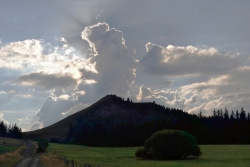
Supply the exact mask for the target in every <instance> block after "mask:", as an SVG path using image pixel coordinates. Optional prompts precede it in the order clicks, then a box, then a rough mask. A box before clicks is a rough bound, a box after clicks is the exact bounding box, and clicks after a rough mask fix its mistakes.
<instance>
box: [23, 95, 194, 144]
mask: <svg viewBox="0 0 250 167" xmlns="http://www.w3.org/2000/svg"><path fill="white" fill-rule="evenodd" d="M189 117H191V116H190V115H189V114H187V113H185V112H183V111H182V110H178V109H170V108H165V107H164V106H161V105H158V104H155V103H154V102H148V103H133V102H132V101H130V100H128V99H126V100H124V99H122V98H121V97H117V96H116V95H107V96H105V97H103V98H102V99H100V100H99V101H97V102H96V103H94V104H92V105H91V106H89V107H88V108H86V109H84V110H81V111H79V112H77V113H75V114H73V115H71V116H69V117H67V118H65V119H63V120H61V121H59V122H57V123H55V124H53V125H51V126H48V127H46V128H43V129H40V130H36V131H31V132H24V133H23V135H24V137H25V138H39V137H46V138H49V139H51V138H56V139H65V138H66V137H67V138H71V139H73V138H75V139H79V138H81V137H80V136H79V135H80V134H82V135H83V134H84V136H85V135H86V136H89V137H91V135H87V134H85V133H90V132H89V131H91V133H92V132H93V133H95V132H97V131H99V130H98V128H99V126H100V128H106V129H108V130H110V132H109V133H107V134H109V136H110V135H111V134H110V133H111V131H112V133H115V131H117V130H118V129H119V128H120V127H123V128H126V129H131V128H132V127H131V126H139V125H142V124H143V125H144V124H148V125H147V126H151V125H150V124H152V123H153V122H154V121H156V120H157V121H159V120H165V119H168V120H169V119H171V118H173V119H172V120H173V121H175V122H176V121H186V120H188V119H187V118H189ZM145 126H146V125H145ZM114 128H115V129H114ZM96 129H97V130H96ZM149 129H152V130H149V131H150V132H153V131H154V130H153V129H155V128H153V127H149ZM69 130H71V131H70V133H71V134H70V135H69V134H68V133H69ZM131 130H133V128H132V129H131ZM100 131H101V132H100ZM100 131H99V132H100V133H99V134H101V133H106V131H104V130H100ZM78 133H79V135H78ZM121 133H123V134H126V132H121ZM71 135H72V136H71ZM148 135H150V134H147V136H148ZM86 136H85V137H84V139H86V138H87V137H86ZM144 136H145V135H144ZM78 142H80V141H78Z"/></svg>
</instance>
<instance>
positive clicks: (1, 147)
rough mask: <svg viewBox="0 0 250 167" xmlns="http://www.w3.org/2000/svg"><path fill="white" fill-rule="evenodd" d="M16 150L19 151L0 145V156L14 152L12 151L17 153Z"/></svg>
mask: <svg viewBox="0 0 250 167" xmlns="http://www.w3.org/2000/svg"><path fill="white" fill-rule="evenodd" d="M16 149H18V147H13V146H5V145H0V154H3V153H6V152H12V151H15V150H16Z"/></svg>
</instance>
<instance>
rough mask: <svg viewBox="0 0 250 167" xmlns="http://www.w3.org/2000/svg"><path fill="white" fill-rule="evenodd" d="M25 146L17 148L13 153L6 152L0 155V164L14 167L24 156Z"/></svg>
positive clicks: (4, 166) (2, 166)
mask: <svg viewBox="0 0 250 167" xmlns="http://www.w3.org/2000/svg"><path fill="white" fill-rule="evenodd" d="M24 149H25V148H24V146H21V147H20V148H19V149H17V150H15V151H14V152H11V153H5V154H2V155H0V166H1V167H12V166H13V165H14V164H16V163H17V162H18V161H20V160H21V158H22V155H21V153H22V151H23V150H24Z"/></svg>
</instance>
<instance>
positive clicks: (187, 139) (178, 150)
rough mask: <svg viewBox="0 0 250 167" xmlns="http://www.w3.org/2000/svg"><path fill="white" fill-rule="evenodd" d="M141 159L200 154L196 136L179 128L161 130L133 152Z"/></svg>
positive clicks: (164, 158) (197, 155)
mask: <svg viewBox="0 0 250 167" xmlns="http://www.w3.org/2000/svg"><path fill="white" fill-rule="evenodd" d="M135 155H136V157H139V158H142V159H160V160H171V159H172V160H178V159H185V158H187V157H189V158H190V157H195V158H198V157H199V156H200V155H201V150H200V147H199V146H198V144H197V142H196V138H195V137H194V136H192V135H191V134H189V133H187V132H185V131H181V130H167V129H164V130H161V131H158V132H156V133H154V134H153V135H151V137H150V138H148V139H147V140H146V141H145V144H144V147H143V148H139V149H138V150H137V151H136V152H135Z"/></svg>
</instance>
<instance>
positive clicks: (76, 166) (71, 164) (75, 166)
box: [52, 153, 100, 167]
mask: <svg viewBox="0 0 250 167" xmlns="http://www.w3.org/2000/svg"><path fill="white" fill-rule="evenodd" d="M52 154H54V155H56V156H57V157H58V158H59V159H60V160H62V161H63V162H64V164H65V166H67V167H100V166H96V165H93V164H88V163H84V164H81V163H77V162H76V161H74V160H70V159H68V158H67V157H65V156H63V155H61V154H57V153H52Z"/></svg>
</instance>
